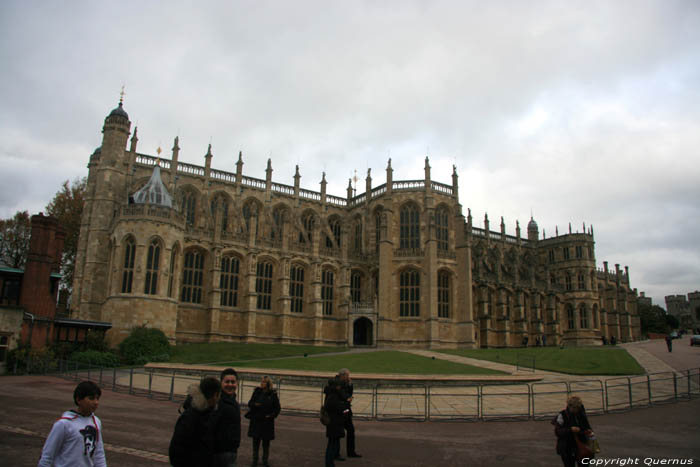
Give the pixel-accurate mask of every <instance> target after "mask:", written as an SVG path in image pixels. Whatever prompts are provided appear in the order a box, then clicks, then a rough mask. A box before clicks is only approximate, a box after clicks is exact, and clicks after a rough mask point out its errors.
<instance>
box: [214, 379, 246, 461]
mask: <svg viewBox="0 0 700 467" xmlns="http://www.w3.org/2000/svg"><path fill="white" fill-rule="evenodd" d="M237 391H238V373H236V370H234V369H233V368H226V369H225V370H224V371H222V372H221V399H219V407H218V408H217V409H216V412H215V413H214V418H215V424H214V453H215V457H216V465H217V467H236V458H237V457H238V447H239V446H240V445H241V408H240V406H239V405H238V401H237V400H236V393H237Z"/></svg>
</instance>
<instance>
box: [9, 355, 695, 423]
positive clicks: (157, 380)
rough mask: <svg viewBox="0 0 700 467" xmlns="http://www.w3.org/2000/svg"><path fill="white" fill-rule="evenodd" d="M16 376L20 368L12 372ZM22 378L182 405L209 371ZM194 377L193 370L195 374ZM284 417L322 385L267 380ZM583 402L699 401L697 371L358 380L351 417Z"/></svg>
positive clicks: (309, 402)
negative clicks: (496, 380) (500, 380)
mask: <svg viewBox="0 0 700 467" xmlns="http://www.w3.org/2000/svg"><path fill="white" fill-rule="evenodd" d="M14 371H15V373H17V372H18V371H17V367H15V369H14ZM26 373H29V374H54V375H56V376H61V377H64V378H68V379H72V380H75V381H79V380H91V381H95V382H96V383H98V384H99V385H100V386H102V387H104V388H108V389H111V390H112V391H115V392H124V393H128V394H133V395H138V396H143V397H148V398H153V399H158V400H169V401H175V402H180V401H182V400H184V399H185V397H186V395H187V388H188V387H189V386H190V385H191V384H193V383H197V382H199V381H200V379H201V378H202V377H203V376H218V374H216V373H213V372H208V373H197V374H178V373H177V372H176V371H163V370H161V369H147V368H143V367H134V368H104V367H99V366H92V365H87V364H83V363H77V362H71V361H65V360H58V361H40V362H32V361H31V360H28V361H27V362H26ZM193 373H194V372H193ZM271 378H272V381H273V384H274V387H275V389H276V390H277V391H278V395H279V398H280V401H281V405H282V412H283V413H286V414H294V415H314V416H315V415H317V414H318V410H319V407H320V405H321V404H322V403H323V386H324V383H323V382H322V381H323V380H319V379H318V378H316V379H313V378H308V379H304V378H299V377H285V376H271ZM258 384H259V375H255V374H246V373H245V369H241V371H239V384H238V400H239V401H241V403H242V404H243V405H244V404H245V403H246V401H247V400H248V398H249V397H250V396H251V395H252V393H253V390H254V389H255V387H257V386H258ZM572 394H576V395H579V396H581V398H582V399H583V401H584V403H585V405H586V411H587V412H588V413H612V412H619V411H628V410H632V409H636V408H640V407H648V406H651V405H657V404H666V403H672V402H676V401H679V400H688V399H691V398H693V397H697V396H700V368H695V369H691V370H685V371H679V372H667V373H654V374H648V375H641V376H625V377H618V378H609V379H607V380H604V381H603V380H599V379H588V380H586V379H582V380H580V381H561V382H533V383H527V384H524V383H518V384H474V385H468V384H465V385H459V384H456V385H455V384H452V385H446V384H439V383H434V384H415V383H401V382H397V383H395V384H374V383H369V382H362V381H355V391H354V394H353V396H354V399H353V413H354V415H355V416H356V417H357V418H362V419H368V420H415V421H427V420H432V421H440V420H452V421H455V420H462V421H464V420H473V421H477V420H529V419H535V420H538V419H547V418H551V417H554V416H555V415H556V414H557V413H558V412H559V411H560V410H562V409H563V408H564V407H565V406H566V399H567V397H568V396H569V395H572Z"/></svg>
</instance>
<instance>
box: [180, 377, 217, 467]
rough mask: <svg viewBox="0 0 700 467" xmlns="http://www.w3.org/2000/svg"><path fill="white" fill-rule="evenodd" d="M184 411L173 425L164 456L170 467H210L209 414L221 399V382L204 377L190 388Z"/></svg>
mask: <svg viewBox="0 0 700 467" xmlns="http://www.w3.org/2000/svg"><path fill="white" fill-rule="evenodd" d="M187 394H188V396H189V397H188V398H187V400H185V403H184V404H183V406H184V407H185V411H184V412H183V413H182V415H180V418H178V419H177V422H176V423H175V431H174V432H173V437H172V439H171V440H170V448H169V449H168V455H169V457H170V464H171V465H173V466H174V467H210V466H213V465H214V430H213V426H212V422H213V419H212V414H213V412H214V408H215V407H216V403H217V402H218V401H219V397H220V396H221V383H220V382H219V380H218V379H217V378H213V377H206V378H204V379H202V381H200V383H199V384H197V383H195V384H192V385H190V387H189V388H188V390H187Z"/></svg>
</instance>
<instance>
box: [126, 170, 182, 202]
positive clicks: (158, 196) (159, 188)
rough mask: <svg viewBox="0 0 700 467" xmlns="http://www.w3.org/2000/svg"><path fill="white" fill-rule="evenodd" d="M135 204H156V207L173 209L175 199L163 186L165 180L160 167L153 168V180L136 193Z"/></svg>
mask: <svg viewBox="0 0 700 467" xmlns="http://www.w3.org/2000/svg"><path fill="white" fill-rule="evenodd" d="M134 203H136V204H155V205H156V206H164V207H168V208H172V207H173V197H172V196H170V193H168V190H167V189H166V188H165V185H164V184H163V179H161V178H160V166H159V165H156V166H155V167H154V168H153V173H152V174H151V178H150V179H149V180H148V182H146V184H145V185H144V186H143V187H142V188H141V189H140V190H139V191H137V192H136V193H134Z"/></svg>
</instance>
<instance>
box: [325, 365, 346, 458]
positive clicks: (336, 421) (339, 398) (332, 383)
mask: <svg viewBox="0 0 700 467" xmlns="http://www.w3.org/2000/svg"><path fill="white" fill-rule="evenodd" d="M342 385H343V383H342V381H340V379H338V378H332V379H329V380H328V386H326V387H325V388H324V390H323V392H324V393H325V394H326V400H325V402H324V403H323V406H324V408H325V409H326V412H328V415H330V418H331V421H330V423H329V424H328V425H326V437H327V438H328V444H327V445H326V467H334V466H335V463H334V460H335V458H336V457H337V456H339V455H340V438H342V437H344V436H345V428H344V425H345V414H346V413H347V412H349V410H350V408H349V407H348V404H347V402H346V401H345V400H344V398H343V393H342V392H341V388H342ZM340 460H345V459H342V458H341V459H340Z"/></svg>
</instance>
